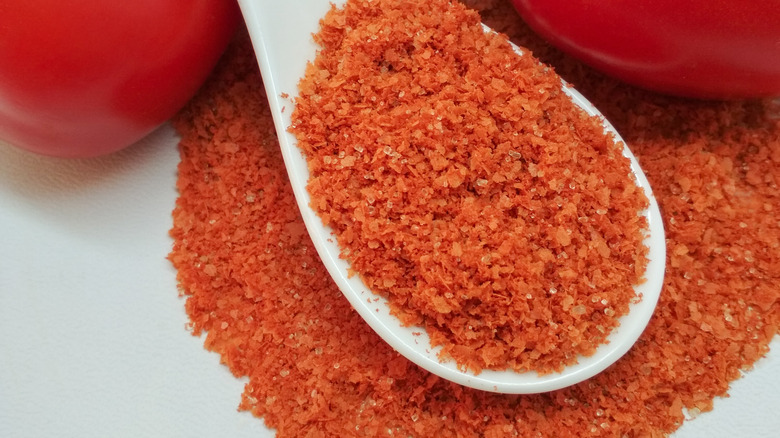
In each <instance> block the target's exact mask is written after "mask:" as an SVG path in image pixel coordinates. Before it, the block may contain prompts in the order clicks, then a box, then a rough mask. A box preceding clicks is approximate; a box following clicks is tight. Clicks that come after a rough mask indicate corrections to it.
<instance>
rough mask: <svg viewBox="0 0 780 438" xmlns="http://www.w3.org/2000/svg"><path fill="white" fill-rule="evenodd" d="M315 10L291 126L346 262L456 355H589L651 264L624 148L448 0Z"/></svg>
mask: <svg viewBox="0 0 780 438" xmlns="http://www.w3.org/2000/svg"><path fill="white" fill-rule="evenodd" d="M432 11H436V12H435V13H434V12H432ZM320 24H321V31H320V32H319V33H318V34H317V35H315V40H316V41H317V42H318V43H319V44H320V46H321V50H320V52H319V53H318V55H317V57H316V59H315V61H314V62H313V63H312V64H310V65H309V68H308V70H307V72H306V77H305V78H304V79H302V80H301V82H300V84H299V87H298V88H299V90H300V96H299V97H298V98H296V100H295V110H294V112H293V116H292V122H293V127H292V128H291V131H292V132H293V133H294V134H295V135H296V137H297V139H298V146H299V147H300V148H301V149H302V150H303V151H304V153H305V155H306V158H307V161H308V164H309V170H310V179H309V184H308V190H309V193H310V194H311V205H312V207H313V208H314V209H315V210H316V211H317V212H318V214H319V215H320V217H321V218H322V220H323V222H324V223H325V224H326V225H328V226H330V227H332V228H333V229H334V232H335V234H336V236H337V237H338V242H339V245H340V246H341V248H342V256H343V257H345V258H346V259H347V260H349V262H350V264H351V268H352V270H354V271H355V272H357V273H359V274H360V276H361V278H362V279H363V281H364V282H365V283H366V285H367V286H368V287H369V288H370V289H371V290H373V291H374V292H375V293H378V294H381V295H384V296H386V297H387V298H388V300H389V303H390V306H391V308H392V309H393V312H394V314H396V315H397V316H399V317H400V318H401V320H402V321H403V322H404V323H406V324H409V325H422V326H424V327H425V328H426V329H427V331H428V333H429V334H430V336H431V341H432V343H433V344H434V345H442V346H443V349H442V356H444V357H452V358H454V359H455V360H456V361H457V363H458V364H459V365H460V366H462V367H465V368H469V369H472V370H474V371H477V372H479V371H480V370H482V369H483V368H491V369H505V368H511V369H515V370H518V371H528V370H536V371H538V372H540V373H549V372H552V371H560V370H562V369H563V368H564V366H565V365H569V364H572V363H575V362H576V360H577V356H578V355H590V354H593V353H594V352H595V349H596V347H597V346H598V345H599V344H601V343H603V342H604V341H605V337H606V336H607V335H608V334H609V332H610V331H611V330H612V329H613V328H614V327H615V326H616V325H617V324H618V321H617V318H618V317H619V316H621V315H623V314H625V313H626V312H627V310H628V305H629V303H630V301H631V299H632V298H634V297H635V292H634V290H633V288H632V285H635V284H637V283H639V282H640V277H641V275H642V273H643V272H644V269H645V267H646V264H647V259H646V257H645V254H646V252H647V248H646V247H645V246H644V245H643V244H642V240H643V237H644V233H643V231H645V230H646V220H645V218H644V217H642V216H640V215H639V213H640V212H641V211H642V210H643V209H645V208H646V207H647V199H646V197H645V195H644V192H643V191H642V190H641V189H638V187H637V186H636V184H635V182H634V179H633V175H632V174H631V169H630V165H629V160H628V159H627V158H625V157H624V156H623V155H622V144H616V143H615V142H614V141H613V140H612V139H611V137H608V136H607V135H606V134H605V133H604V128H603V126H602V124H601V120H600V119H598V118H595V117H589V116H587V114H585V113H584V111H582V110H580V109H579V108H578V107H576V105H575V104H573V103H572V102H571V100H570V99H569V98H568V97H567V96H566V94H564V93H563V91H562V83H561V79H560V77H558V76H557V75H556V74H555V73H554V72H553V71H552V70H551V69H550V68H548V67H546V66H544V65H542V64H540V63H539V62H538V61H537V60H536V59H535V58H533V57H532V56H531V55H530V54H526V55H524V56H519V55H517V54H516V53H515V52H514V51H513V50H512V47H511V46H510V45H509V43H508V41H507V40H506V38H505V37H502V36H500V35H497V34H494V33H486V32H485V31H484V29H483V28H482V26H481V24H480V18H479V15H478V14H477V13H476V12H475V11H471V10H468V9H466V8H465V7H464V6H463V5H461V4H459V3H452V2H450V1H448V0H429V1H425V2H420V1H416V0H375V1H372V2H357V1H348V2H347V3H346V4H345V5H344V8H343V9H336V8H333V9H332V10H331V11H330V12H329V13H328V14H327V15H326V17H325V18H324V19H323V20H322V21H321V23H320Z"/></svg>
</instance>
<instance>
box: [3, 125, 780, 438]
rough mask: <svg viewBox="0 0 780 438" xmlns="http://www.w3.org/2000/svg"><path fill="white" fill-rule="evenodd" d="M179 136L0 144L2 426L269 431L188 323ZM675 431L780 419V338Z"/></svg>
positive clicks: (779, 422)
mask: <svg viewBox="0 0 780 438" xmlns="http://www.w3.org/2000/svg"><path fill="white" fill-rule="evenodd" d="M176 141H177V139H176V137H175V134H174V132H173V130H172V129H171V128H170V127H169V126H167V125H166V126H163V127H162V128H161V129H159V130H158V131H156V132H154V133H153V134H152V135H150V136H149V137H147V138H146V139H144V140H143V141H141V142H139V143H138V144H137V145H134V146H133V147H131V148H129V149H126V150H124V151H121V152H119V153H116V154H113V155H110V156H108V157H103V158H100V159H92V160H59V159H53V158H45V157H39V156H36V155H33V154H29V153H26V152H23V151H19V150H16V149H14V148H11V147H8V146H4V145H0V437H3V438H37V437H79V438H91V437H96V438H97V437H100V438H103V437H193V438H196V437H215V436H218V437H236V438H242V437H254V438H263V437H271V436H273V433H272V432H271V431H269V430H268V429H266V428H265V426H264V424H263V422H262V420H260V419H257V418H254V417H252V416H251V415H249V414H247V413H240V412H237V410H236V408H237V406H238V403H239V400H240V393H241V391H242V388H243V382H242V381H241V380H239V379H236V378H234V377H233V376H232V375H231V374H230V372H229V371H228V370H227V368H225V367H224V366H222V365H220V364H219V358H218V356H217V355H216V354H212V353H208V352H206V351H205V350H204V349H203V347H202V339H199V338H195V337H192V336H191V335H190V334H189V333H188V332H187V331H185V323H186V322H187V317H186V315H185V313H184V299H183V298H180V297H179V296H178V292H177V288H176V279H175V275H176V273H175V271H174V269H173V267H172V266H171V265H170V263H169V262H168V261H167V260H166V258H165V257H166V256H167V254H168V252H169V251H170V248H171V245H172V240H171V238H170V237H169V236H168V230H169V229H170V227H171V214H170V213H171V210H172V209H173V206H174V203H175V200H176V190H175V183H176V165H177V163H178V158H179V157H178V152H177V149H176ZM773 346H774V350H773V351H772V353H771V354H770V355H769V357H768V358H766V359H764V360H762V361H760V362H759V363H758V364H757V366H756V368H755V369H754V370H753V371H751V372H749V373H748V374H747V375H746V377H744V378H743V379H741V380H739V381H737V382H736V383H734V385H733V388H732V390H731V397H730V398H726V399H718V400H716V403H715V410H714V411H713V412H710V413H705V414H702V415H700V416H699V417H698V418H697V419H696V420H695V421H692V422H689V423H686V425H684V426H683V428H682V429H681V430H680V431H679V432H678V433H676V434H675V435H674V437H675V438H692V437H715V438H719V437H723V438H725V437H733V436H739V437H771V436H776V433H777V431H778V430H780V415H778V413H777V410H778V408H780V354H778V353H777V350H778V349H780V342H778V341H777V340H776V341H775V342H774V343H773Z"/></svg>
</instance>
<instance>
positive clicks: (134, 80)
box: [0, 0, 240, 157]
mask: <svg viewBox="0 0 780 438" xmlns="http://www.w3.org/2000/svg"><path fill="white" fill-rule="evenodd" d="M239 20H240V12H239V10H238V7H237V4H236V3H235V2H234V1H231V0H135V1H112V0H70V1H55V0H0V139H2V140H5V141H7V142H9V143H11V144H14V145H17V146H19V147H22V148H25V149H29V150H31V151H34V152H38V153H42V154H46V155H54V156H61V157H88V156H96V155H101V154H106V153H109V152H113V151H116V150H118V149H121V148H123V147H125V146H128V145H130V144H132V143H134V142H135V141H137V140H139V139H140V138H142V137H143V136H145V135H146V134H148V133H149V132H151V131H152V130H154V129H155V128H156V127H157V126H159V125H160V124H161V123H163V122H164V121H165V120H167V119H168V118H170V117H171V116H172V115H173V114H174V113H175V112H176V111H177V110H178V109H179V108H181V107H182V106H183V105H184V104H185V103H186V102H187V100H188V99H189V98H190V97H192V95H193V94H194V93H195V92H196V91H197V89H198V88H199V87H200V85H201V84H202V83H203V81H204V80H205V79H206V77H207V76H208V74H209V72H210V71H211V70H212V69H213V67H214V65H215V64H216V62H217V60H218V58H219V56H220V55H221V54H222V52H223V51H224V49H225V47H226V46H227V44H228V42H229V40H230V39H231V37H232V35H233V33H234V31H235V29H236V26H237V25H238V23H239Z"/></svg>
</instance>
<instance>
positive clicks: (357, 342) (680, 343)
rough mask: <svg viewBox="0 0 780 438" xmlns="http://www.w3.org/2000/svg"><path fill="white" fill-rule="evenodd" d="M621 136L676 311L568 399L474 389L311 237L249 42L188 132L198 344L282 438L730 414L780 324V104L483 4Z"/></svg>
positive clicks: (548, 432)
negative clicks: (632, 81)
mask: <svg viewBox="0 0 780 438" xmlns="http://www.w3.org/2000/svg"><path fill="white" fill-rule="evenodd" d="M466 3H467V4H469V5H471V6H473V7H475V8H476V9H478V10H479V11H480V13H481V14H482V19H483V20H484V21H485V23H486V24H488V25H489V26H491V27H492V28H494V29H496V30H499V31H501V32H504V33H506V34H507V35H509V36H510V37H511V39H512V40H513V41H515V42H517V43H518V44H520V45H521V46H523V47H527V48H529V49H530V50H531V52H533V54H534V56H536V57H537V58H539V59H541V60H542V61H543V62H545V63H547V64H550V65H552V66H554V67H555V70H556V71H557V72H558V73H559V74H561V76H563V77H564V78H566V80H568V81H570V82H571V83H573V84H574V85H575V86H576V87H577V89H578V90H580V91H581V92H583V93H584V94H585V95H586V96H587V97H588V99H589V100H591V101H592V102H593V103H594V104H595V105H596V106H597V107H598V108H599V109H600V110H601V111H602V112H603V113H604V114H605V115H606V116H607V118H608V119H609V120H610V121H611V122H612V123H613V124H614V125H615V126H616V128H617V129H618V131H619V132H620V133H621V135H622V136H623V138H624V139H625V140H626V142H627V143H628V145H629V147H630V148H631V149H632V151H633V152H634V153H635V155H637V157H638V159H639V161H640V163H641V165H642V167H643V169H644V170H645V172H646V174H647V176H648V178H649V180H650V182H651V184H652V185H653V189H654V193H655V195H656V198H657V199H658V201H659V204H660V206H661V210H662V214H663V216H664V225H665V228H666V232H667V236H666V237H667V249H668V250H667V272H666V277H665V281H664V289H663V291H662V294H661V298H660V301H659V304H658V308H657V310H656V313H655V315H654V317H653V319H652V320H651V321H650V324H649V326H648V328H647V329H646V331H645V332H644V333H643V335H642V336H641V338H640V339H639V341H638V342H637V344H636V345H635V346H634V347H633V348H632V349H631V350H630V351H629V352H628V353H627V354H626V355H625V356H624V357H623V358H622V359H620V360H619V361H618V362H616V363H615V364H614V365H613V366H611V367H610V368H608V369H607V370H605V371H604V372H602V373H601V374H599V375H597V376H595V377H593V378H591V379H589V380H587V381H585V382H582V383H580V384H577V385H574V386H572V387H569V388H565V389H561V390H558V391H554V392H550V393H544V394H536V395H522V396H507V395H500V394H493V393H487V392H482V391H478V390H472V389H467V388H464V387H461V386H459V385H456V384H453V383H450V382H448V381H445V380H442V379H440V378H438V377H436V376H434V375H431V374H429V373H427V372H425V371H423V370H421V369H419V368H418V367H416V366H415V365H413V364H411V363H410V362H408V361H407V360H406V359H405V358H403V357H401V356H399V355H398V354H397V353H396V352H394V351H393V350H392V349H391V348H390V347H388V346H387V345H386V344H384V343H383V342H382V340H381V339H380V338H379V337H378V336H377V335H376V334H375V333H374V332H373V331H372V330H371V329H370V328H369V327H368V326H367V325H366V324H365V323H364V322H363V320H362V319H361V318H360V316H359V315H358V314H357V313H355V312H354V311H353V310H352V309H351V307H350V305H349V304H348V302H347V301H346V299H345V298H344V297H343V296H342V295H341V293H340V291H339V290H338V289H337V288H336V286H335V284H334V283H333V282H332V280H331V279H330V278H329V276H328V274H327V272H326V271H325V268H324V267H323V266H322V264H321V262H320V261H319V259H318V257H317V255H316V252H315V250H314V247H313V245H312V243H311V241H310V240H309V238H308V235H307V234H306V231H305V228H304V226H303V222H302V220H301V218H300V215H299V212H298V210H297V207H296V204H295V200H294V197H293V194H292V190H291V188H290V186H289V183H288V181H287V176H286V171H285V169H284V164H283V162H282V158H281V153H280V152H279V149H278V143H277V139H276V137H275V134H274V127H273V121H272V119H271V115H270V111H269V109H268V106H267V103H266V96H265V94H264V91H263V86H262V80H261V78H260V74H259V71H258V68H257V65H256V60H255V57H254V53H253V51H252V47H251V44H250V42H249V39H248V36H247V35H246V34H245V33H242V34H241V35H240V36H239V37H238V38H237V39H236V40H235V41H234V43H233V44H232V46H231V48H230V49H229V51H228V52H227V53H226V55H225V57H224V58H223V60H222V61H221V63H220V66H219V67H218V68H217V70H216V71H215V72H214V74H213V76H212V78H211V79H210V81H209V82H208V83H207V84H206V86H204V88H203V89H202V90H201V92H200V93H199V95H198V96H196V98H194V99H193V100H192V101H191V102H190V104H189V105H188V106H187V107H186V108H185V109H183V110H182V111H181V112H180V113H179V114H178V116H177V117H176V118H175V120H174V121H173V123H174V125H175V126H176V128H177V130H178V131H179V133H180V134H181V142H180V152H181V162H180V164H179V169H178V171H179V174H178V181H177V188H178V190H179V192H180V196H179V198H178V200H177V203H176V207H175V209H174V212H173V228H172V230H171V235H172V236H173V239H174V247H173V250H172V252H171V254H170V256H169V257H170V260H171V262H172V263H173V264H174V266H175V267H176V269H177V275H178V281H179V284H180V288H181V292H182V293H183V294H184V295H185V296H186V297H187V299H186V310H187V312H188V315H189V318H190V321H191V329H192V332H193V333H194V334H196V335H202V334H205V346H206V348H208V349H210V350H212V351H215V352H217V353H218V354H220V355H221V358H222V362H223V363H224V364H225V365H226V366H228V367H229V368H230V370H231V371H232V372H233V373H234V374H235V375H236V376H246V377H247V378H248V382H247V384H246V386H245V390H244V393H243V395H242V399H241V403H240V409H243V410H248V411H251V412H252V413H253V414H255V415H257V416H258V417H262V418H263V419H264V421H265V423H266V424H267V425H268V426H269V427H271V428H274V429H276V431H277V436H279V437H345V436H404V437H407V436H419V437H429V436H441V437H506V436H522V437H582V436H592V437H598V436H609V437H611V436H618V437H622V436H626V437H652V436H663V435H666V434H669V433H671V432H673V431H674V430H675V429H677V428H678V427H679V426H680V425H681V424H682V422H683V421H684V420H685V412H687V413H688V414H689V415H691V416H695V414H696V413H697V412H701V411H706V410H709V409H711V408H712V400H713V398H714V397H716V396H722V395H725V394H726V392H727V390H728V386H729V383H730V382H731V381H733V380H734V379H736V378H738V377H739V376H740V375H741V373H742V372H743V371H746V370H748V369H750V367H751V365H752V364H753V363H754V362H755V361H756V360H758V359H759V358H761V357H762V356H763V355H764V354H765V353H766V351H767V348H768V343H769V342H770V341H771V339H772V338H773V337H774V335H775V334H777V332H778V327H779V326H780V304H778V298H780V287H779V286H778V285H779V284H780V221H779V220H778V213H777V211H778V209H779V208H780V190H778V182H780V170H778V169H780V120H779V119H780V117H779V116H778V114H780V102H778V101H772V100H760V101H729V102H707V101H694V100H684V99H677V98H671V97H666V96H662V95H657V94H653V93H649V92H646V91H642V90H639V89H635V88H632V87H629V86H627V85H624V84H621V83H619V82H616V81H614V80H613V79H610V78H607V77H604V76H602V75H600V74H599V73H597V72H594V71H592V70H590V69H588V68H587V67H585V66H583V65H582V64H580V63H578V62H577V61H575V60H573V59H571V58H569V57H567V56H566V55H563V54H561V53H560V52H558V51H556V50H554V49H553V48H551V47H549V46H548V45H547V44H546V43H544V42H543V41H542V40H540V39H539V38H538V37H536V36H535V35H534V34H533V33H532V32H531V31H530V30H528V29H527V27H525V25H524V24H523V23H522V22H521V21H520V19H519V18H518V17H517V15H516V14H515V12H514V11H513V10H512V9H511V5H510V4H509V3H508V2H504V1H498V0H495V1H490V0H483V1H477V0H473V1H468V2H466Z"/></svg>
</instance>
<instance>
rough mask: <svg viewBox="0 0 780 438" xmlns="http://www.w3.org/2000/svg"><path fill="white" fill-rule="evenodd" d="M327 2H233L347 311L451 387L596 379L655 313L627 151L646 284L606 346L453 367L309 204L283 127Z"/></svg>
mask: <svg viewBox="0 0 780 438" xmlns="http://www.w3.org/2000/svg"><path fill="white" fill-rule="evenodd" d="M331 3H335V4H336V5H337V6H338V5H341V4H343V3H344V0H339V1H333V0H285V1H283V2H280V1H276V0H239V4H240V6H241V10H242V13H243V15H244V19H245V21H246V24H247V27H248V30H249V34H250V37H251V40H252V44H253V46H254V48H255V53H256V55H257V59H258V64H259V66H260V71H261V74H262V77H263V82H264V85H265V89H266V92H267V95H268V100H269V104H270V107H271V111H272V114H273V118H274V123H275V125H276V131H277V135H278V137H279V144H280V147H281V151H282V156H283V158H284V162H285V166H286V167H287V172H288V175H289V178H290V183H291V185H292V188H293V192H294V194H295V197H296V200H297V203H298V207H299V209H300V211H301V216H302V218H303V221H304V223H305V225H306V228H307V230H308V232H309V235H310V236H311V239H312V241H313V243H314V246H315V248H316V249H317V252H318V254H319V256H320V258H321V259H322V262H323V264H324V265H325V267H326V268H327V270H328V272H329V273H330V275H331V276H332V277H333V280H334V281H335V282H336V284H337V285H338V287H339V288H340V289H341V291H342V293H343V294H344V296H345V297H346V298H347V299H348V300H349V302H350V303H351V305H352V306H353V307H354V309H355V310H356V311H357V312H358V313H359V314H360V315H361V317H363V319H364V320H365V321H366V322H367V323H368V324H369V326H370V327H371V328H372V329H373V330H374V331H375V332H376V333H377V334H379V336H381V337H382V338H383V339H384V340H385V341H386V342H387V343H388V344H390V346H391V347H392V348H394V349H395V350H396V351H398V352H399V353H400V354H402V355H403V356H405V357H406V358H407V359H409V360H411V361H412V362H414V363H415V364H417V365H418V366H420V367H422V368H424V369H426V370H428V371H430V372H432V373H434V374H436V375H438V376H440V377H442V378H445V379H447V380H450V381H453V382H455V383H458V384H461V385H464V386H468V387H471V388H475V389H480V390H485V391H491V392H499V393H509V394H528V393H539V392H546V391H552V390H556V389H560V388H563V387H566V386H570V385H573V384H575V383H578V382H581V381H583V380H585V379H587V378H589V377H592V376H594V375H596V374H597V373H599V372H601V371H603V370H604V369H605V368H607V367H608V366H609V365H611V364H612V363H614V362H615V361H616V360H617V359H619V358H620V357H621V356H623V354H625V353H626V352H627V351H628V350H629V349H630V348H631V346H632V345H633V344H634V343H635V342H636V340H637V339H638V338H639V336H640V335H641V333H642V332H643V331H644V329H645V327H646V326H647V323H648V322H649V320H650V317H651V316H652V314H653V311H654V310H655V306H656V303H657V301H658V296H659V294H660V291H661V285H662V283H663V275H664V268H665V260H666V250H665V238H664V230H663V223H662V220H661V214H660V211H659V208H658V204H657V203H656V201H655V198H654V197H653V194H652V190H651V188H650V184H649V182H648V181H647V178H646V177H645V175H644V173H643V172H642V170H641V168H640V167H639V164H638V162H637V161H636V159H635V157H634V156H633V154H631V152H630V151H629V150H628V148H627V147H624V149H623V151H624V155H625V156H626V157H628V158H629V159H630V161H631V169H632V172H633V173H634V176H635V178H636V181H637V184H638V185H639V186H640V187H641V188H642V189H643V190H644V191H645V194H646V195H647V197H648V199H649V200H650V205H649V208H648V209H647V210H646V211H644V212H643V214H644V215H645V216H646V218H647V220H648V224H649V235H648V237H647V238H646V239H645V242H644V243H645V245H647V246H648V248H649V253H648V259H649V263H648V266H647V271H646V273H645V278H646V280H647V281H645V282H644V283H643V284H641V285H639V286H637V287H636V288H635V290H636V292H637V295H639V296H641V297H642V299H641V300H638V301H635V302H633V303H632V304H631V306H630V310H629V313H627V314H626V315H624V316H623V317H622V318H620V325H619V326H618V327H616V328H615V329H614V330H613V331H612V332H611V333H610V335H609V337H608V343H606V344H602V345H600V346H599V347H598V349H597V351H596V353H595V354H594V355H592V356H589V357H580V358H578V363H577V364H575V365H571V366H568V367H566V368H565V369H564V370H563V371H562V372H560V373H551V374H546V375H538V374H537V373H535V372H525V373H518V372H515V371H512V370H506V371H493V370H484V371H482V372H481V373H478V374H474V373H473V372H470V371H464V370H461V369H459V368H458V366H457V365H456V363H455V362H454V361H441V360H440V359H439V357H438V351H439V349H438V348H432V347H431V345H430V340H429V338H428V336H427V334H426V333H425V331H424V330H422V329H420V328H419V327H406V326H403V325H402V324H401V323H400V321H399V320H398V319H397V318H396V317H395V316H393V315H391V314H390V310H389V307H388V304H387V301H386V300H385V299H384V298H383V297H381V296H379V295H376V294H374V293H373V292H371V291H370V290H369V289H368V288H367V287H366V286H365V285H364V284H363V282H362V281H361V279H360V278H359V276H352V277H350V276H349V275H348V270H349V264H348V262H347V261H346V260H343V259H341V258H340V257H339V253H340V249H339V246H338V244H337V243H336V241H335V238H334V237H333V236H332V231H331V229H330V228H328V227H326V226H324V225H323V223H322V221H321V220H320V218H319V217H318V216H317V214H316V213H315V212H314V211H313V210H312V209H311V208H310V206H309V202H310V197H309V193H308V192H307V190H306V184H307V182H308V179H309V171H308V165H307V162H306V159H305V157H304V156H303V155H302V153H301V151H300V150H299V149H298V147H297V141H296V138H295V136H294V135H293V134H291V133H289V132H288V130H287V128H288V127H289V126H290V123H291V114H292V109H293V101H292V99H293V98H294V97H295V96H297V95H298V91H297V90H298V88H297V85H298V81H299V80H300V78H302V77H303V76H304V73H305V69H306V64H307V62H309V61H311V60H313V59H314V57H315V55H316V52H317V45H316V44H315V43H314V40H313V39H312V34H313V33H316V32H317V31H318V29H319V20H320V19H321V18H322V17H324V16H325V14H326V13H327V11H328V10H329V9H330V7H331ZM486 30H487V28H486ZM515 50H516V51H517V52H518V53H519V54H520V55H522V52H521V50H520V49H519V48H517V47H515ZM563 90H564V91H565V92H566V93H567V94H568V95H569V96H570V98H571V99H572V101H574V102H575V103H576V104H577V105H578V106H580V107H581V108H582V109H583V110H585V111H586V112H587V113H588V114H590V115H594V116H598V117H601V119H602V120H604V128H605V130H607V131H609V132H611V133H612V134H613V135H614V137H615V140H616V141H619V142H620V141H622V140H621V138H620V136H619V135H618V133H617V132H616V131H615V129H614V128H613V127H612V125H611V124H609V122H607V121H606V119H604V118H603V116H601V114H600V113H599V112H598V110H596V108H595V107H593V105H591V104H590V103H589V102H588V101H587V100H586V99H585V98H584V97H583V96H582V95H581V94H580V93H578V92H577V91H575V90H574V89H572V88H571V87H567V86H564V87H563Z"/></svg>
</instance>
